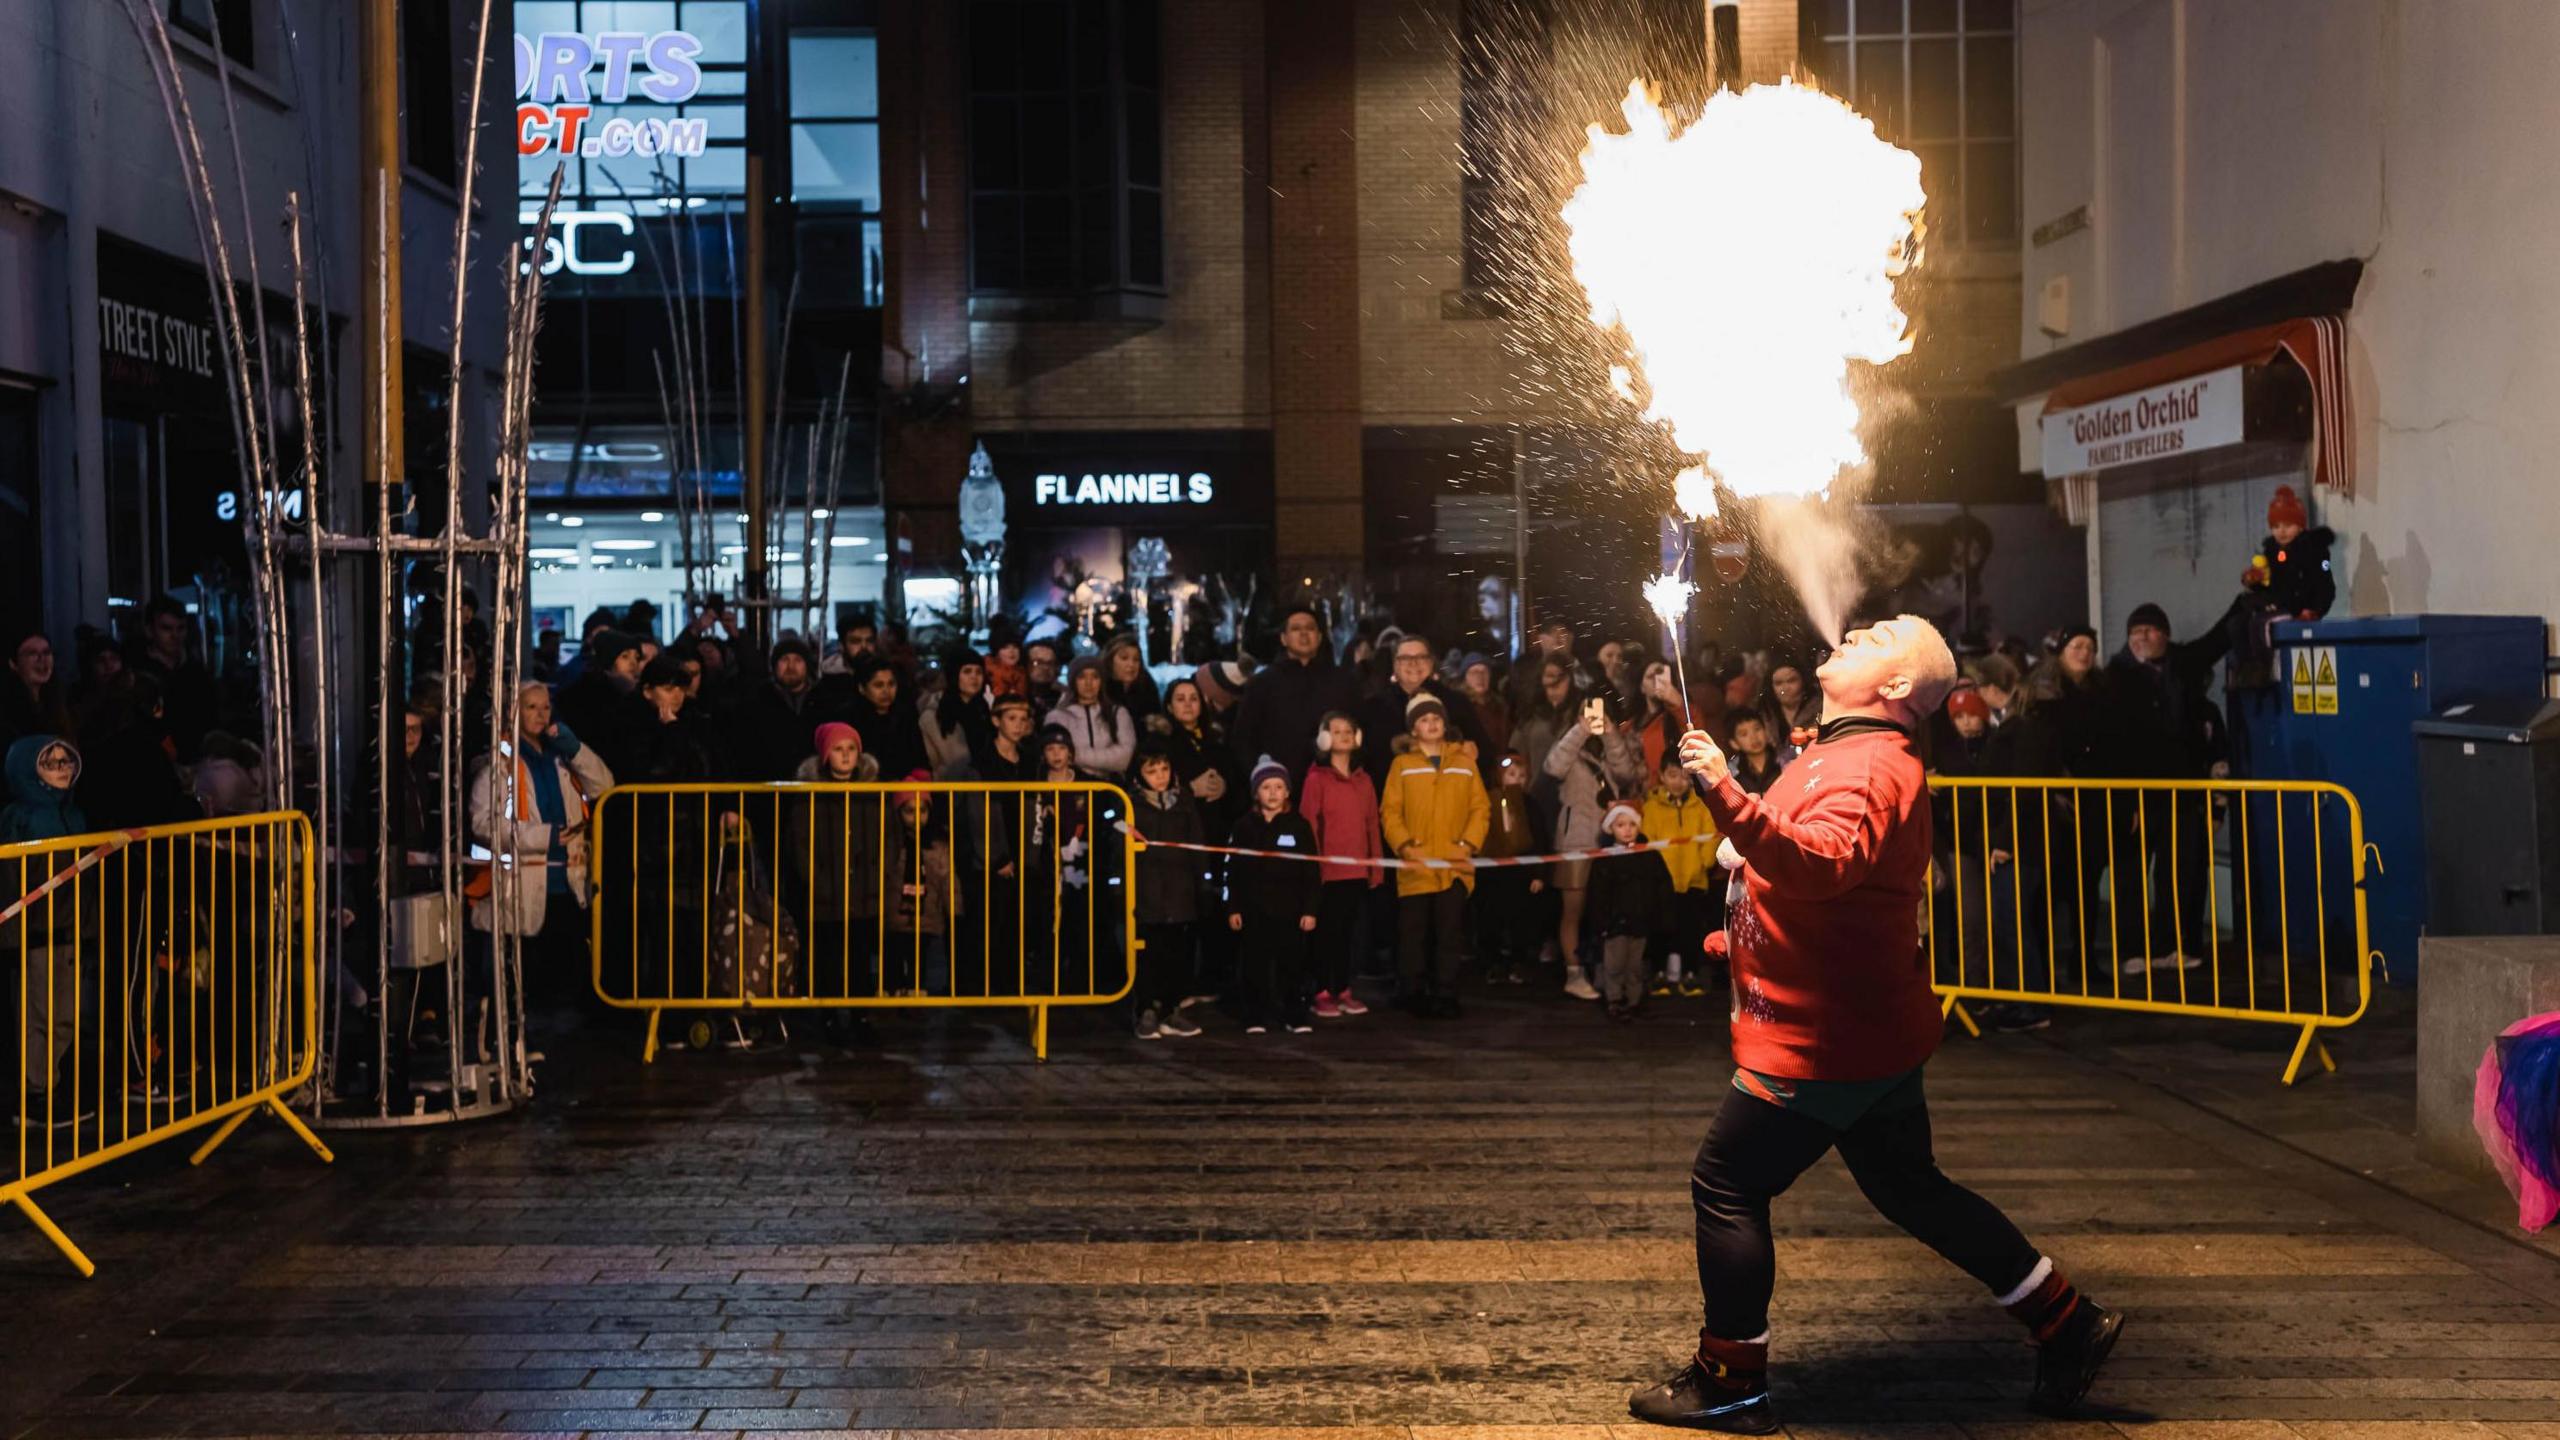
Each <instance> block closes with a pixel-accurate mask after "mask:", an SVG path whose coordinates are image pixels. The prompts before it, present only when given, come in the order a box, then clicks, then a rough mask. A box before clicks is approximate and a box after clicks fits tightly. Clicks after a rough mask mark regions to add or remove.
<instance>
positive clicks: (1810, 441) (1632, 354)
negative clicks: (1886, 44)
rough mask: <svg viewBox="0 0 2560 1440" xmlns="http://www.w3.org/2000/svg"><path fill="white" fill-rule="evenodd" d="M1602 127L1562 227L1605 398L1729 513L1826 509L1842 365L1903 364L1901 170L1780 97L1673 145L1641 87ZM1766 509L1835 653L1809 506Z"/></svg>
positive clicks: (1735, 100)
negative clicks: (1694, 464) (1597, 330)
mask: <svg viewBox="0 0 2560 1440" xmlns="http://www.w3.org/2000/svg"><path fill="white" fill-rule="evenodd" d="M1620 110H1621V113H1622V114H1623V115H1624V117H1625V120H1626V128H1625V129H1623V130H1610V129H1608V128H1606V127H1604V126H1601V125H1593V126H1591V127H1590V129H1589V131H1588V135H1589V144H1588V145H1587V147H1586V148H1585V149H1584V151H1583V154H1582V174H1583V179H1582V183H1581V185H1580V186H1579V187H1578V188H1577V189H1576V190H1575V191H1574V193H1573V196H1572V198H1571V199H1570V200H1568V201H1567V202H1566V204H1565V207H1564V221H1565V225H1566V228H1567V230H1568V232H1569V240H1568V245H1569V249H1570V252H1571V254H1572V257H1573V268H1574V274H1575V276H1576V278H1578V279H1579V280H1580V281H1581V282H1582V287H1583V291H1584V293H1585V295H1586V296H1587V297H1588V299H1589V300H1590V302H1591V319H1592V322H1593V323H1594V324H1596V325H1599V326H1601V327H1602V328H1604V329H1610V330H1613V331H1615V332H1616V333H1618V334H1621V335H1623V336H1624V339H1625V345H1626V352H1627V354H1626V360H1627V362H1628V363H1627V365H1626V366H1624V367H1620V368H1623V369H1626V370H1628V371H1630V372H1631V373H1629V374H1628V375H1627V376H1626V377H1625V379H1624V380H1623V381H1621V380H1620V379H1619V377H1618V376H1617V375H1616V374H1614V373H1613V375H1612V381H1613V388H1614V389H1617V390H1618V391H1619V392H1620V393H1621V394H1624V395H1628V396H1631V397H1632V396H1638V395H1640V396H1642V402H1641V403H1642V411H1643V414H1644V416H1645V418H1646V419H1648V420H1651V421H1654V422H1657V423H1659V424H1661V425H1663V426H1664V427H1666V428H1667V429H1668V430H1669V432H1670V435H1671V438H1672V441H1673V443H1674V444H1676V445H1677V446H1678V447H1679V448H1680V449H1681V450H1683V451H1685V452H1688V453H1689V454H1691V455H1696V456H1701V457H1703V459H1704V462H1705V469H1706V470H1707V471H1710V472H1712V473H1713V475H1714V476H1715V477H1716V478H1718V479H1721V480H1722V481H1723V483H1724V485H1725V487H1726V488H1727V489H1729V490H1731V491H1732V492H1733V493H1734V494H1736V495H1738V496H1742V497H1746V498H1754V499H1763V500H1775V501H1780V502H1805V501H1810V500H1813V499H1815V498H1817V497H1821V496H1824V495H1826V494H1828V492H1829V491H1830V489H1831V486H1832V485H1833V483H1834V482H1835V481H1837V480H1838V479H1840V477H1841V476H1842V475H1844V474H1852V473H1857V472H1859V471H1861V470H1863V468H1864V467H1865V465H1866V463H1867V454H1866V449H1865V447H1864V446H1863V445H1862V444H1861V443H1860V442H1859V438H1858V422H1859V409H1858V402H1857V398H1856V396H1855V395H1854V394H1853V393H1852V391H1851V389H1850V385H1849V377H1850V367H1851V365H1852V364H1853V363H1856V362H1863V363H1866V364H1869V365H1884V364H1888V363H1890V362H1892V361H1893V360H1895V359H1898V358H1900V357H1901V356H1903V355H1905V354H1907V353H1909V352H1910V349H1911V337H1910V324H1909V321H1908V319H1907V318H1906V317H1905V316H1904V314H1903V313H1902V309H1901V307H1900V306H1899V305H1898V304H1897V303H1896V302H1895V299H1894V293H1893V282H1894V280H1895V278H1896V277H1898V276H1900V275H1901V274H1902V273H1903V272H1904V271H1905V270H1906V269H1907V268H1908V267H1909V266H1910V265H1911V264H1913V263H1914V262H1915V261H1916V260H1917V258H1918V256H1919V253H1920V239H1921V235H1922V226H1921V222H1920V212H1921V210H1922V208H1923V207H1924V205H1925V204H1926V202H1927V197H1926V196H1925V195H1924V194H1923V192H1922V191H1921V188H1920V161H1919V157H1917V156H1915V155H1913V154H1912V153H1911V152H1910V151H1907V150H1903V149H1900V148H1898V147H1896V146H1894V145H1892V144H1890V143H1888V142H1886V141H1885V140H1883V139H1881V138H1879V137H1878V136H1877V134H1876V133H1875V126H1874V124H1873V123H1872V122H1870V121H1868V120H1866V119H1865V118H1863V117H1861V116H1860V115H1859V114H1858V113H1857V112H1856V111H1854V110H1852V109H1850V108H1849V107H1848V106H1847V105H1846V104H1844V103H1842V102H1841V101H1839V100H1836V99H1834V98H1832V97H1831V96H1828V95H1825V94H1823V93H1821V92H1820V91H1817V90H1813V89H1809V88H1807V87H1804V86H1801V85H1797V84H1795V83H1793V82H1792V81H1782V82H1780V83H1779V84H1776V85H1754V86H1752V87H1750V88H1748V89H1745V90H1741V91H1725V92H1719V93H1718V94H1716V95H1714V96H1712V97H1710V98H1709V99H1708V101H1707V103H1706V106H1705V108H1704V110H1703V111H1702V112H1701V113H1700V114H1699V116H1698V118H1697V119H1696V120H1695V121H1694V122H1692V123H1691V124H1690V125H1689V126H1688V127H1687V128H1685V129H1683V130H1680V131H1678V132H1677V133H1674V131H1673V129H1672V125H1671V120H1670V117H1669V116H1667V115H1665V114H1664V113H1663V111H1662V110H1661V108H1660V107H1659V106H1657V105H1655V104H1654V103H1653V101H1652V99H1651V98H1650V97H1649V96H1648V95H1646V93H1645V90H1644V87H1643V85H1642V84H1641V83H1638V84H1636V85H1632V86H1630V87H1628V90H1627V98H1626V100H1625V102H1624V104H1623V105H1622V106H1621V107H1620ZM1631 403H1633V402H1632V401H1631ZM1693 473H1694V472H1693ZM1682 479H1683V481H1687V479H1688V477H1687V476H1686V475H1684V476H1683V477H1682ZM1705 479H1706V477H1705V475H1704V474H1700V475H1699V477H1698V480H1697V481H1694V482H1689V483H1686V484H1683V485H1680V486H1678V487H1677V489H1678V494H1677V499H1678V503H1679V505H1680V508H1681V509H1682V511H1683V512H1684V513H1686V514H1688V515H1690V516H1691V517H1692V518H1693V519H1695V518H1701V512H1702V511H1703V512H1704V513H1705V514H1712V513H1713V506H1714V499H1713V490H1712V488H1711V487H1710V486H1709V485H1707V484H1706V483H1704V482H1705ZM1701 497H1703V499H1704V503H1703V504H1693V502H1694V501H1697V500H1699V499H1700V498H1701ZM1780 509H1785V510H1799V509H1800V510H1801V511H1802V512H1803V513H1802V514H1801V515H1798V516H1794V517H1791V518H1790V519H1788V520H1787V521H1785V522H1783V523H1780V524H1777V525H1775V526H1773V527H1772V535H1771V538H1772V539H1773V541H1775V542H1776V543H1775V544H1774V545H1773V552H1774V553H1776V554H1777V555H1778V557H1779V559H1780V562H1781V563H1782V564H1783V565H1785V566H1786V567H1787V568H1788V571H1789V574H1790V577H1791V578H1792V579H1794V581H1795V582H1796V587H1797V590H1798V592H1799V593H1800V594H1801V595H1802V596H1803V598H1804V600H1805V603H1806V608H1807V610H1808V611H1809V612H1810V613H1812V615H1813V617H1814V619H1815V622H1816V623H1817V624H1818V625H1821V626H1822V627H1823V628H1824V630H1825V631H1826V633H1827V634H1828V635H1830V636H1832V637H1834V638H1836V636H1837V634H1838V625H1839V620H1840V615H1841V613H1842V612H1843V611H1845V610H1846V608H1847V606H1848V605H1849V604H1850V603H1851V600H1852V599H1853V598H1854V596H1855V593H1856V589H1857V584H1858V582H1857V578H1856V576H1855V574H1854V566H1844V565H1840V564H1839V563H1838V556H1839V554H1841V553H1844V551H1845V549H1846V547H1845V546H1842V545H1839V544H1833V543H1829V542H1827V541H1823V540H1821V539H1820V538H1819V537H1813V538H1806V537H1803V536H1801V535H1799V534H1798V532H1800V531H1802V530H1804V529H1805V528H1806V527H1808V526H1812V527H1821V526H1825V525H1829V524H1831V523H1833V522H1831V521H1830V520H1829V518H1828V517H1827V516H1826V515H1825V513H1824V512H1823V511H1821V510H1820V509H1819V508H1818V507H1815V506H1811V505H1804V504H1796V503H1782V504H1781V505H1779V506H1774V507H1773V506H1764V507H1762V517H1763V520H1764V523H1767V522H1769V521H1770V520H1771V518H1772V512H1773V511H1775V510H1780ZM1791 536H1794V537H1795V538H1794V539H1791V538H1790V537H1791ZM1798 540H1802V541H1803V542H1804V543H1797V541H1798ZM1844 587H1845V588H1844Z"/></svg>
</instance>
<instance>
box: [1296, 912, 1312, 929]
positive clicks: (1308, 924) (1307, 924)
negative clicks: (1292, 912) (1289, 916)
mask: <svg viewBox="0 0 2560 1440" xmlns="http://www.w3.org/2000/svg"><path fill="white" fill-rule="evenodd" d="M1298 928H1299V929H1301V930H1305V931H1309V932H1312V931H1313V930H1314V929H1315V928H1316V917H1314V916H1313V915H1301V916H1299V917H1298Z"/></svg>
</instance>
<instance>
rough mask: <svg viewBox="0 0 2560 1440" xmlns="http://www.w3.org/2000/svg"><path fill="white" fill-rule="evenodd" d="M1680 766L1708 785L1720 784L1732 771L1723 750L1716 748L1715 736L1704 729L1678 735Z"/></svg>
mask: <svg viewBox="0 0 2560 1440" xmlns="http://www.w3.org/2000/svg"><path fill="white" fill-rule="evenodd" d="M1680 768H1681V769H1683V770H1686V771H1688V772H1689V773H1690V774H1692V775H1696V776H1698V777H1700V778H1702V779H1704V780H1705V781H1706V782H1707V783H1708V784H1709V785H1716V784H1721V783H1722V782H1723V780H1724V777H1726V776H1727V775H1730V774H1732V773H1733V768H1732V767H1731V766H1730V765H1728V764H1726V763H1725V758H1724V751H1722V750H1720V749H1718V748H1716V742H1715V737H1714V736H1712V735H1709V734H1708V733H1707V732H1706V731H1704V730H1692V731H1690V732H1689V733H1688V734H1686V735H1683V736H1681V737H1680Z"/></svg>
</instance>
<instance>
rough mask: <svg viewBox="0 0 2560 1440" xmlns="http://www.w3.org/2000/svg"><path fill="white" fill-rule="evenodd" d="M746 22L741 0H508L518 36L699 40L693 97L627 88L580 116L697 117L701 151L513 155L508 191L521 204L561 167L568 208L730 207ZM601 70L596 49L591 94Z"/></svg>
mask: <svg viewBox="0 0 2560 1440" xmlns="http://www.w3.org/2000/svg"><path fill="white" fill-rule="evenodd" d="M412 3H414V0H412ZM747 27H748V21H747V5H746V0H516V5H515V31H516V33H517V34H518V35H525V36H534V35H543V34H575V35H583V36H589V37H592V36H595V35H600V34H605V33H609V32H614V31H624V32H630V31H637V32H640V33H643V34H655V33H658V32H660V31H666V30H681V31H684V32H686V33H687V34H690V35H692V36H693V37H694V39H695V40H697V41H699V42H701V46H702V49H701V51H700V53H698V54H697V55H695V56H694V57H693V64H694V66H695V68H697V69H698V70H699V71H700V72H701V83H700V85H699V87H698V88H697V89H696V91H695V93H694V95H693V98H691V99H689V100H686V101H684V102H682V103H680V104H675V105H662V104H657V103H653V102H651V101H649V100H647V99H646V98H645V97H643V96H641V95H640V94H639V93H638V92H637V91H632V92H629V94H628V96H627V99H626V103H623V104H620V105H608V104H605V103H602V102H601V101H595V102H593V104H594V113H593V115H592V116H590V117H589V119H588V120H587V122H586V123H587V124H588V125H591V126H596V127H602V126H604V125H606V124H607V123H608V122H612V121H625V122H647V121H652V120H655V121H660V122H674V121H687V122H691V121H700V122H701V123H702V129H703V132H704V136H705V141H704V144H703V147H702V153H701V154H699V155H680V154H671V153H659V154H654V155H644V154H639V153H636V152H635V153H630V154H622V155H603V154H598V155H584V154H580V155H575V156H565V157H564V156H562V155H560V154H558V153H557V152H556V151H554V150H552V149H550V148H545V149H544V150H543V151H542V152H541V153H539V154H535V155H526V156H522V157H521V158H520V159H519V160H518V161H517V166H516V191H517V194H518V195H519V196H520V197H522V198H523V199H524V200H525V201H526V202H527V205H526V207H525V208H527V209H530V208H531V207H532V204H533V203H535V202H538V201H539V200H540V199H541V197H542V196H543V195H544V194H545V193H547V192H548V191H549V189H550V187H551V172H552V169H553V168H554V167H555V166H558V165H560V164H563V163H566V164H567V165H568V167H569V173H568V174H567V175H565V176H563V177H562V181H561V186H560V193H561V195H562V196H563V197H564V199H563V204H564V206H567V205H568V201H569V200H572V199H574V200H576V201H577V202H578V203H577V204H576V205H575V206H569V207H568V208H574V209H581V210H627V211H628V212H629V213H631V214H632V215H635V216H638V217H641V218H642V219H644V220H645V219H654V218H659V217H662V216H666V215H671V214H685V213H692V214H697V215H698V214H699V213H700V212H701V211H702V210H704V209H719V210H731V209H735V208H736V207H737V205H738V204H739V203H740V201H741V198H742V197H743V196H744V194H745V192H746V185H747V166H746V144H747V120H746V98H745V97H746V90H747V81H746V76H747V35H748V28H747ZM608 67H609V61H608V59H607V58H606V57H605V56H603V55H598V56H597V57H596V59H595V61H594V63H593V65H591V66H590V67H589V69H588V71H587V86H588V91H589V93H590V95H594V94H598V93H600V92H601V90H602V88H603V85H604V81H605V77H606V71H607V69H608ZM593 133H596V134H602V133H603V131H602V130H601V129H598V130H596V131H595V132H593ZM582 148H583V147H582Z"/></svg>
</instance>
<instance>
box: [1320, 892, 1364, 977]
mask: <svg viewBox="0 0 2560 1440" xmlns="http://www.w3.org/2000/svg"><path fill="white" fill-rule="evenodd" d="M1372 888H1373V887H1372V886H1371V885H1370V884H1369V882H1368V881H1366V880H1327V881H1326V882H1324V888H1323V889H1322V890H1320V891H1318V892H1317V896H1316V947H1315V954H1314V956H1313V957H1312V960H1311V963H1310V965H1309V967H1308V968H1310V969H1312V970H1313V971H1314V972H1315V977H1314V978H1315V987H1316V988H1317V989H1318V990H1325V991H1330V992H1332V993H1334V994H1336V995H1339V994H1341V993H1342V992H1343V991H1345V990H1348V989H1350V988H1351V977H1353V976H1354V975H1357V974H1358V973H1359V972H1360V947H1361V943H1362V942H1361V939H1360V925H1361V921H1362V919H1363V918H1364V917H1365V915H1366V914H1367V912H1368V908H1369V891H1370V890H1371V889H1372Z"/></svg>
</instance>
